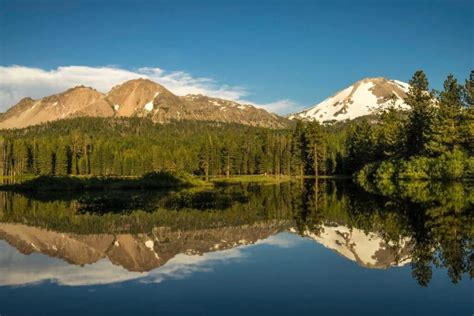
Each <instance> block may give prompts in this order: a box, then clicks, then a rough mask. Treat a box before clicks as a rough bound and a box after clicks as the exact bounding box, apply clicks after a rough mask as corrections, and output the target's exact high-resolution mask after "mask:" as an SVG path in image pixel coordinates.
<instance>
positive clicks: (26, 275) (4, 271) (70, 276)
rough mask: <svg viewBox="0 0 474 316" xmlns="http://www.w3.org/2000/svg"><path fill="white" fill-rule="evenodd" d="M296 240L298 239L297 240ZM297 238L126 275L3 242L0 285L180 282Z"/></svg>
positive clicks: (108, 266)
mask: <svg viewBox="0 0 474 316" xmlns="http://www.w3.org/2000/svg"><path fill="white" fill-rule="evenodd" d="M298 238H299V237H298ZM297 240H298V239H295V237H294V236H293V238H292V235H291V234H287V233H282V234H278V235H274V236H271V237H269V238H267V239H264V240H261V241H258V242H257V243H256V244H255V245H245V246H240V247H236V248H232V249H227V250H222V251H216V252H209V253H204V254H203V255H186V254H179V255H177V256H175V257H174V258H173V259H171V260H169V261H168V262H167V263H166V264H165V265H163V266H161V267H159V268H157V269H154V270H152V271H149V272H145V273H139V272H129V271H127V270H125V269H124V268H122V267H119V266H115V265H113V264H112V263H111V262H110V261H108V260H107V259H102V260H99V261H98V262H96V263H93V264H88V265H85V266H83V267H80V266H76V265H71V264H69V263H67V262H64V261H62V260H59V259H57V258H50V257H48V256H46V255H42V254H36V253H34V254H32V255H29V256H26V255H23V254H21V253H19V252H18V251H17V250H16V249H14V248H13V247H11V246H9V245H8V244H7V243H6V242H4V241H0V286H15V285H25V284H32V283H39V282H44V281H48V280H49V281H53V282H56V283H58V284H61V285H67V286H81V285H97V284H111V283H117V282H124V281H128V280H138V281H140V282H144V283H159V282H162V281H163V280H165V279H183V278H186V277H187V276H189V275H191V274H193V273H196V272H209V271H212V269H213V266H215V265H216V264H223V263H227V262H236V261H239V260H242V259H243V258H245V257H246V254H245V249H247V248H250V247H256V246H259V245H270V246H275V247H283V248H288V247H291V246H293V245H295V244H296V243H297Z"/></svg>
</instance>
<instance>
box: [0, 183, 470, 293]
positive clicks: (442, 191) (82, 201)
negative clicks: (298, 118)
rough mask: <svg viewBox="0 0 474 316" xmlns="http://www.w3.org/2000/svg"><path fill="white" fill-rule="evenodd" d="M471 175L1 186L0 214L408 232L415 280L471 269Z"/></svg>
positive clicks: (34, 221)
mask: <svg viewBox="0 0 474 316" xmlns="http://www.w3.org/2000/svg"><path fill="white" fill-rule="evenodd" d="M473 203H474V190H473V185H472V184H471V183H432V182H431V183H430V182H405V183H397V184H394V183H389V182H386V183H377V184H376V185H372V186H371V187H366V188H365V190H361V189H359V188H358V187H356V186H355V185H353V184H352V183H350V182H347V181H331V180H323V181H318V182H315V181H314V180H307V181H303V182H299V181H297V182H288V183H281V184H277V185H254V184H242V185H232V186H224V187H218V188H215V189H213V190H209V189H204V190H182V191H178V192H135V193H134V192H127V194H126V195H124V194H118V195H114V196H111V195H107V194H106V195H103V194H102V195H97V194H85V195H80V196H61V197H58V196H54V197H49V198H48V197H41V198H38V197H35V196H25V195H20V194H16V193H11V192H0V221H3V222H16V223H23V224H27V225H32V226H40V227H44V228H48V229H52V230H56V231H62V232H73V233H79V234H92V233H117V232H127V233H141V232H149V231H151V230H152V229H153V227H157V226H167V227H170V228H171V229H175V230H193V229H202V228H215V227H227V226H238V225H247V224H252V223H256V222H263V223H264V222H265V221H270V220H281V221H285V222H288V225H289V226H295V228H296V230H297V232H298V233H299V234H301V235H304V234H305V232H308V231H310V232H312V233H315V234H319V233H320V232H321V230H322V229H324V227H325V225H331V224H337V225H344V226H347V227H350V228H357V229H360V230H363V231H365V232H375V233H377V234H378V235H379V236H381V237H382V239H383V240H384V241H385V242H386V243H387V244H389V245H391V247H393V248H394V249H397V248H399V247H402V245H401V241H402V240H410V251H411V258H410V259H411V265H412V275H413V277H414V278H415V279H416V280H417V281H418V283H419V284H420V285H422V286H427V285H428V284H429V282H430V280H431V278H432V267H433V266H435V267H440V268H445V269H446V270H447V274H448V275H449V277H450V278H451V280H452V281H453V282H454V283H456V282H459V281H460V280H461V279H462V277H463V275H465V274H466V273H467V274H468V275H469V276H470V277H471V278H472V277H473V276H474V273H473V261H474V257H473V252H472V249H473V239H472V233H473V230H474V228H473V226H474V225H473V221H472V218H473V216H472V215H473V211H472V209H473Z"/></svg>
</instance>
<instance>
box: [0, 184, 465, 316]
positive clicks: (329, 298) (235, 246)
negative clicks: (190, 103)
mask: <svg viewBox="0 0 474 316" xmlns="http://www.w3.org/2000/svg"><path fill="white" fill-rule="evenodd" d="M473 203H474V183H472V182H471V183H470V182H464V183H461V182H459V183H433V182H411V183H398V184H393V183H379V184H377V186H373V185H367V186H366V187H364V189H362V188H359V187H357V186H356V185H354V184H353V183H351V182H350V181H347V180H337V181H335V180H320V181H315V180H304V181H293V182H283V183H279V184H252V183H245V184H233V185H218V186H216V187H215V188H209V187H203V188H199V187H198V188H192V189H182V190H172V191H111V192H107V193H104V192H88V193H67V194H65V193H43V194H39V193H35V194H32V193H31V194H26V193H25V194H19V193H13V192H0V205H1V206H0V315H1V316H7V315H65V314H67V315H84V314H88V315H104V314H106V313H107V314H114V315H130V314H158V315H159V314H161V315H315V314H322V315H351V314H357V315H358V314H363V315H472V314H473V313H474V287H473V284H472V277H473V276H474V269H473V261H474V256H473V251H472V250H473V238H472V236H473V232H474V225H473V213H474V212H473Z"/></svg>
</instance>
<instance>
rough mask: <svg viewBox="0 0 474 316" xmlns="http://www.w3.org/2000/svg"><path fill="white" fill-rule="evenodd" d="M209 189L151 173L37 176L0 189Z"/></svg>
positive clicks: (181, 176) (193, 180)
mask: <svg viewBox="0 0 474 316" xmlns="http://www.w3.org/2000/svg"><path fill="white" fill-rule="evenodd" d="M203 185H209V183H207V182H205V181H202V180H200V179H199V178H197V177H195V176H192V175H190V174H187V173H170V172H152V173H148V174H145V175H143V176H142V177H137V178H123V177H120V178H117V177H73V176H40V177H37V178H33V179H30V180H26V181H23V182H21V183H13V184H3V185H0V190H6V191H18V192H21V191H25V192H26V191H30V192H33V191H34V192H47V191H56V192H58V191H100V190H145V189H163V188H183V187H193V186H203Z"/></svg>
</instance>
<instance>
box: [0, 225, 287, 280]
mask: <svg viewBox="0 0 474 316" xmlns="http://www.w3.org/2000/svg"><path fill="white" fill-rule="evenodd" d="M287 225H288V222H285V221H277V220H276V221H272V222H266V223H255V224H252V225H244V226H240V227H224V228H214V229H212V228H211V229H203V230H196V231H172V230H170V229H169V228H166V227H160V228H155V229H153V230H152V231H151V232H150V233H144V234H91V235H80V234H74V233H60V232H55V231H51V230H46V229H42V228H38V227H31V226H26V225H21V224H4V223H3V224H0V238H2V239H3V240H5V241H7V242H8V243H9V244H10V245H12V246H13V247H15V248H16V249H17V250H18V251H19V252H21V253H23V254H31V253H34V252H38V253H42V254H45V255H48V256H50V257H56V258H60V259H63V260H65V261H67V262H69V263H71V264H77V265H85V264H91V263H94V262H97V261H98V260H100V259H103V258H106V259H108V260H109V261H110V262H112V263H113V264H115V265H119V266H122V267H123V268H125V269H126V270H128V271H137V272H143V271H150V270H152V269H155V268H157V267H160V266H162V265H163V264H165V263H166V262H168V261H169V260H170V259H172V258H173V257H175V256H176V255H178V254H188V255H202V254H203V253H206V252H213V251H220V250H225V249H230V248H233V247H237V246H241V245H247V244H253V243H255V242H256V241H257V240H261V239H265V238H268V237H269V236H271V235H273V234H276V233H278V232H281V231H283V230H285V229H286V228H287Z"/></svg>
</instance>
